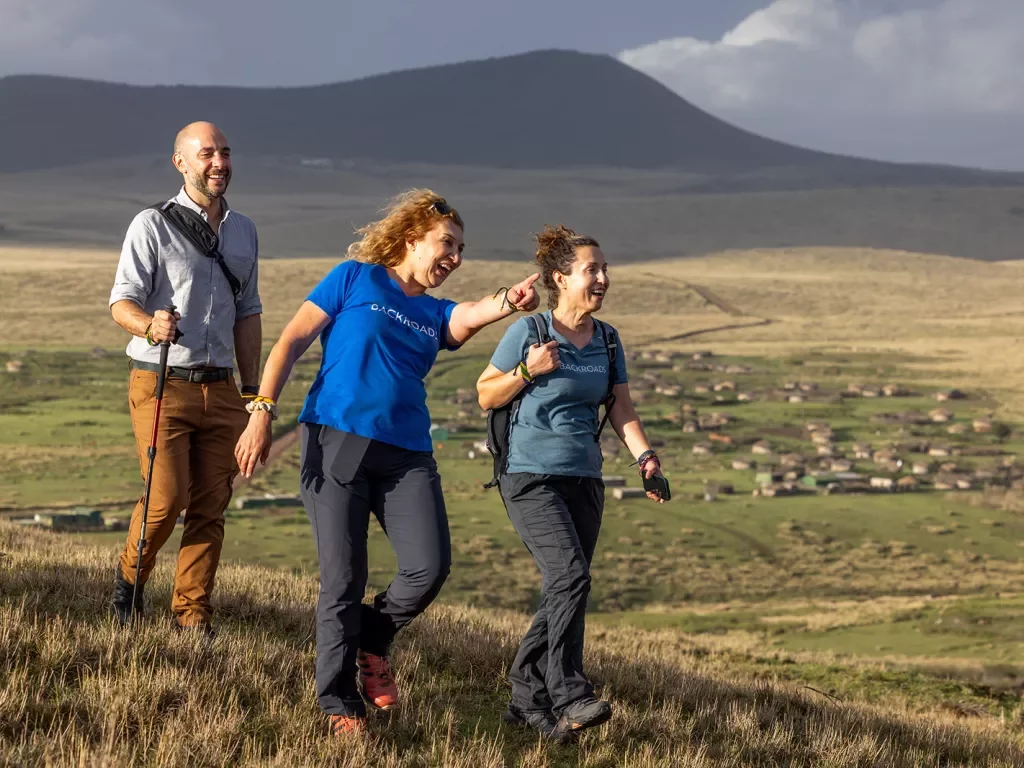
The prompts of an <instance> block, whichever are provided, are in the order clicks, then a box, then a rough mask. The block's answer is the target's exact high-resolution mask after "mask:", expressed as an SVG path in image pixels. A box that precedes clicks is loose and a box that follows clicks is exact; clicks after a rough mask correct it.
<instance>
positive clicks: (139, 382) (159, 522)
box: [110, 123, 263, 637]
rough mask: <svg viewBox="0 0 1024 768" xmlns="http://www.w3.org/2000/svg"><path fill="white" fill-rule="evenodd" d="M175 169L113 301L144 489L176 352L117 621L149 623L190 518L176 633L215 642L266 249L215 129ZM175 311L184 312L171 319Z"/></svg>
mask: <svg viewBox="0 0 1024 768" xmlns="http://www.w3.org/2000/svg"><path fill="white" fill-rule="evenodd" d="M173 163H174V167H175V168H177V170H178V171H179V172H180V173H181V175H182V178H183V180H184V184H183V186H182V188H181V190H180V191H179V192H178V194H177V196H175V197H173V198H171V200H170V201H168V203H164V204H162V205H161V206H159V207H158V206H154V207H153V208H148V209H146V210H144V211H142V212H140V213H139V214H138V215H136V216H135V218H134V220H133V221H132V223H131V225H130V226H129V227H128V232H127V235H126V237H125V240H124V246H123V247H122V250H121V258H120V261H119V262H118V266H117V274H116V277H115V280H114V287H113V290H112V292H111V294H110V311H111V315H112V316H113V318H114V321H115V322H116V323H117V324H118V325H119V326H121V327H122V328H123V329H124V330H126V331H128V333H130V334H132V337H133V338H132V340H131V341H130V342H129V344H128V347H127V354H128V357H129V358H130V363H129V368H130V371H131V373H130V379H129V386H128V404H129V410H130V412H131V417H132V428H133V430H134V432H135V444H136V447H137V449H138V453H139V462H140V464H141V466H142V475H143V481H145V477H146V473H147V471H148V466H149V459H148V456H147V451H148V448H149V442H150V439H151V437H152V429H153V416H154V410H155V407H154V406H155V390H156V382H157V373H158V371H159V364H158V363H159V360H160V352H159V344H160V342H162V341H164V340H168V341H171V342H173V343H172V344H171V347H170V351H169V353H168V359H167V378H166V386H165V389H164V397H163V402H162V406H161V412H160V424H159V427H158V437H157V443H156V449H157V453H156V461H155V465H154V468H153V481H152V486H151V490H150V500H149V511H148V515H147V519H146V540H145V542H144V545H143V550H142V563H141V567H140V573H139V590H138V593H137V599H136V602H135V603H133V601H132V593H133V584H134V581H135V567H136V552H137V549H136V548H137V545H138V539H139V533H140V530H141V521H142V500H141V499H140V500H139V503H138V504H137V505H136V507H135V510H134V512H133V513H132V519H131V526H130V528H129V532H128V538H127V541H126V543H125V547H124V550H123V551H122V553H121V558H120V562H119V563H118V566H117V568H116V573H115V583H114V595H113V600H112V605H111V612H112V614H113V615H114V617H115V618H116V619H117V620H118V621H120V622H121V623H123V624H124V623H128V622H130V621H131V620H132V619H133V618H135V617H137V616H141V613H142V607H143V600H142V593H143V586H144V585H145V583H146V580H147V578H148V577H149V574H150V573H151V572H152V570H153V566H154V563H155V560H156V554H157V552H158V551H159V550H160V548H161V547H162V546H163V545H164V544H165V543H166V542H167V539H168V538H169V537H170V535H171V533H172V532H173V531H174V527H175V524H176V521H177V519H178V516H179V514H180V513H181V512H184V513H185V522H184V528H183V530H182V535H181V546H180V548H179V550H178V564H177V573H176V575H175V579H174V594H173V597H172V601H171V612H172V614H173V616H174V626H175V627H176V628H178V629H193V630H199V631H201V632H203V633H205V635H206V636H209V637H212V633H213V630H212V627H211V623H210V619H211V614H212V608H211V603H210V595H211V593H212V591H213V584H214V577H215V575H216V572H217V564H218V562H219V561H220V552H221V545H222V542H223V540H224V510H225V509H226V508H227V505H228V502H229V501H230V500H231V485H232V481H233V480H234V477H235V475H236V473H237V472H238V466H237V464H236V462H235V458H234V447H235V443H236V442H237V440H238V437H239V436H240V435H241V433H242V431H243V430H244V428H245V425H246V422H247V419H248V413H247V412H246V409H245V401H244V399H243V398H245V397H249V398H251V397H254V396H255V395H256V393H257V392H258V391H259V367H260V345H261V341H262V338H261V337H262V329H261V319H260V316H261V313H262V311H263V308H262V305H261V303H260V297H259V291H258V285H257V282H258V281H257V261H258V258H257V257H258V243H257V237H256V227H255V226H254V225H253V223H252V221H251V220H250V219H249V218H247V217H245V216H243V215H242V214H240V213H238V212H237V211H233V210H231V208H230V207H229V206H228V203H227V200H225V198H224V193H225V192H226V191H227V188H228V184H230V182H231V149H230V147H229V146H228V142H227V139H226V138H225V137H224V134H223V133H221V132H220V130H218V128H217V127H216V126H215V125H212V124H211V123H192V124H191V125H188V126H186V127H185V128H183V129H182V130H181V131H180V132H179V133H178V135H177V136H176V137H175V141H174V155H173ZM170 203H173V204H174V205H169V204H170ZM175 206H179V207H180V208H175ZM158 208H161V209H164V210H168V209H174V210H179V211H181V212H182V214H181V215H183V216H185V217H189V216H192V215H193V214H194V215H195V216H198V218H199V219H201V220H202V221H198V219H195V222H196V223H198V226H199V227H200V228H202V227H203V226H204V224H203V222H205V226H207V227H209V230H211V231H212V234H211V235H210V236H211V238H212V235H216V238H217V239H216V242H217V245H218V247H217V251H216V252H214V253H213V254H212V255H211V254H210V253H204V251H203V250H201V249H200V247H199V245H197V244H195V243H194V242H193V241H192V240H191V239H190V238H189V237H186V236H185V235H184V234H182V232H181V231H179V229H177V228H176V227H175V226H174V225H173V223H172V222H171V221H170V220H169V219H168V217H167V215H165V213H164V212H163V210H160V209H158ZM189 212H191V213H189ZM200 244H201V243H200ZM217 253H219V255H220V257H221V258H217V257H216V256H217ZM169 304H173V305H175V306H176V307H177V311H176V312H174V313H169V312H166V311H164V309H163V308H164V307H166V306H168V305H169ZM179 332H180V335H179ZM236 360H237V369H236V368H235V362H236ZM236 373H237V376H238V378H239V380H240V382H239V383H240V384H241V390H239V387H238V384H237V383H236V381H235V374H236Z"/></svg>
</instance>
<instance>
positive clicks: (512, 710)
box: [501, 703, 557, 740]
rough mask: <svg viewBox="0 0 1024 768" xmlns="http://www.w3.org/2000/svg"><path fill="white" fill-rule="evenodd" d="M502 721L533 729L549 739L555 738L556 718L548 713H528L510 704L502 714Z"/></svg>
mask: <svg viewBox="0 0 1024 768" xmlns="http://www.w3.org/2000/svg"><path fill="white" fill-rule="evenodd" d="M501 719H502V720H504V721H505V722H506V723H508V724H509V725H517V726H520V727H523V728H532V729H533V730H535V731H537V733H539V734H540V735H541V736H543V737H545V738H547V739H553V738H554V735H553V734H554V731H555V716H554V715H552V714H551V713H550V712H548V711H544V710H533V711H531V712H527V711H525V710H522V709H520V708H519V707H517V706H516V705H515V704H512V703H509V705H508V707H506V708H505V711H504V712H502V713H501ZM556 740H557V739H556Z"/></svg>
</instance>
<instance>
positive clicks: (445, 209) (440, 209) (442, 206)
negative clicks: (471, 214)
mask: <svg viewBox="0 0 1024 768" xmlns="http://www.w3.org/2000/svg"><path fill="white" fill-rule="evenodd" d="M429 210H431V211H434V212H435V213H436V214H437V215H438V216H451V215H452V214H453V213H455V211H454V210H453V209H452V207H451V206H450V205H448V203H446V202H445V201H444V200H436V201H434V202H433V203H431V204H430V209H429Z"/></svg>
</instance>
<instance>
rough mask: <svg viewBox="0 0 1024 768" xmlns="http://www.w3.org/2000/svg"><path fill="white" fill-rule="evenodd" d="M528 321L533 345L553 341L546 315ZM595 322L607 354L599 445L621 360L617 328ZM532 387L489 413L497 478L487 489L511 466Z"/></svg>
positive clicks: (490, 446) (596, 437)
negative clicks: (515, 434) (516, 427)
mask: <svg viewBox="0 0 1024 768" xmlns="http://www.w3.org/2000/svg"><path fill="white" fill-rule="evenodd" d="M527 320H529V321H530V324H531V325H532V326H533V332H534V334H535V335H536V337H537V341H536V342H532V343H535V344H547V343H548V342H549V341H551V335H550V334H549V333H548V330H547V321H546V320H545V319H544V315H529V316H528V317H527ZM594 322H595V323H597V328H598V330H599V331H600V333H601V338H602V339H603V340H604V345H605V349H606V350H607V352H608V392H607V394H606V395H605V396H604V399H603V400H602V401H601V403H602V404H604V417H603V418H602V419H601V423H600V424H599V425H598V427H597V432H596V434H595V435H594V440H595V442H596V441H599V440H600V439H601V432H602V431H603V430H604V425H605V424H606V423H607V422H608V414H609V413H611V410H612V406H613V405H615V392H614V387H615V379H616V378H618V371H617V367H616V364H617V360H618V349H619V339H618V336H617V335H616V333H615V329H614V328H612V327H611V326H605V324H604V323H602V322H601V321H600V320H598V319H597V318H594ZM527 341H529V338H527ZM530 386H531V385H528V386H526V387H523V389H522V390H520V392H519V394H518V395H516V396H515V397H514V398H512V399H511V400H510V401H509V402H507V403H505V405H503V406H501V407H500V408H493V409H491V410H490V411H488V412H487V450H488V451H490V453H491V456H492V457H493V458H494V476H493V477H492V478H491V481H490V482H489V483H487V484H486V485H485V486H484V488H493V487H494V486H496V485H497V484H498V478H499V477H500V476H501V473H502V472H504V471H505V466H506V464H508V448H509V442H510V438H511V436H512V424H513V423H514V422H515V419H516V416H517V415H518V413H519V404H520V402H521V401H522V399H523V398H524V397H525V396H526V393H527V391H528V390H529V389H530Z"/></svg>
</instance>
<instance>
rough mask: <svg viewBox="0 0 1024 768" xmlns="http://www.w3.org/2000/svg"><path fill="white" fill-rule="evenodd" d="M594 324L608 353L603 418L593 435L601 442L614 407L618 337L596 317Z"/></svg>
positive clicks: (612, 329)
mask: <svg viewBox="0 0 1024 768" xmlns="http://www.w3.org/2000/svg"><path fill="white" fill-rule="evenodd" d="M594 322H595V323H597V328H598V330H599V331H600V332H601V340H602V341H604V348H605V351H606V352H607V353H608V392H607V394H605V396H604V400H602V402H603V403H604V417H603V418H602V419H601V423H600V424H599V425H598V427H597V434H595V435H594V440H595V441H598V442H599V441H600V440H601V432H602V431H604V425H605V424H607V423H608V416H609V415H610V414H611V412H612V406H614V405H615V380H616V379H618V378H619V373H618V362H619V337H618V334H617V333H616V332H615V329H614V328H612V327H611V326H605V324H604V323H602V322H601V321H600V320H598V319H597V318H596V317H595V318H594Z"/></svg>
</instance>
